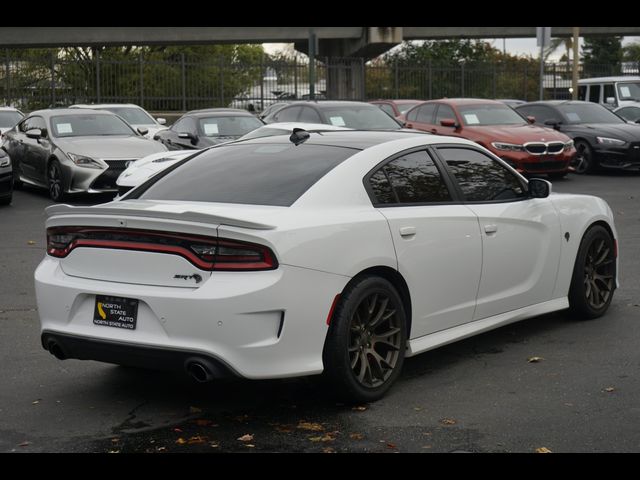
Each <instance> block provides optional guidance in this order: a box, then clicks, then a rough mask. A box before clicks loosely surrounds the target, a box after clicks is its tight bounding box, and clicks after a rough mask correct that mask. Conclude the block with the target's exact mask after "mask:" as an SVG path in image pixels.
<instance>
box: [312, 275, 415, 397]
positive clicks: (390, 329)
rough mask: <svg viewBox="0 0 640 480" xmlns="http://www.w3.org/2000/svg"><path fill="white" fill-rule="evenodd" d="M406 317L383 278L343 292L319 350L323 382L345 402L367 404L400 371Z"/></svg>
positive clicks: (369, 278)
mask: <svg viewBox="0 0 640 480" xmlns="http://www.w3.org/2000/svg"><path fill="white" fill-rule="evenodd" d="M406 337H407V328H406V314H405V311H404V308H403V304H402V300H401V298H400V295H399V294H398V292H397V291H396V289H395V288H394V287H393V285H391V283H389V282H388V281H387V280H385V279H383V278H380V277H376V276H370V275H367V276H363V277H361V278H359V279H357V280H356V281H355V282H353V283H352V284H351V285H349V286H348V287H347V288H346V290H345V291H344V292H343V294H342V296H341V298H340V301H339V304H338V305H337V307H336V310H335V312H334V315H333V317H332V319H331V326H330V328H329V333H328V337H327V343H326V345H325V349H324V352H323V360H324V375H325V378H326V379H327V380H328V381H329V382H330V383H331V384H332V385H333V386H334V387H335V389H334V391H335V392H340V393H338V394H339V395H341V396H342V397H343V398H344V399H345V400H351V401H363V402H370V401H374V400H377V399H379V398H380V397H382V396H383V395H384V393H385V392H386V391H387V390H388V389H389V388H390V387H391V385H392V384H393V382H394V381H395V380H396V378H397V377H398V375H399V374H400V370H401V369H402V364H403V362H404V353H405V343H406Z"/></svg>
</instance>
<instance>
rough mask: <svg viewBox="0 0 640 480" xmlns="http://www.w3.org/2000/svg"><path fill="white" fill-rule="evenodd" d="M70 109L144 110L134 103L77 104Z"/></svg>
mask: <svg viewBox="0 0 640 480" xmlns="http://www.w3.org/2000/svg"><path fill="white" fill-rule="evenodd" d="M69 108H94V109H103V108H142V107H141V106H140V105H136V104H134V103H95V104H94V103H77V104H75V105H71V106H70V107H69Z"/></svg>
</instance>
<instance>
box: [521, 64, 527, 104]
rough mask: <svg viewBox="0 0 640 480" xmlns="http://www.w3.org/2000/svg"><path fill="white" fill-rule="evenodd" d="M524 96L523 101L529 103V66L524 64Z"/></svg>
mask: <svg viewBox="0 0 640 480" xmlns="http://www.w3.org/2000/svg"><path fill="white" fill-rule="evenodd" d="M523 84H524V95H523V97H522V99H523V100H524V101H525V102H526V101H527V64H526V63H525V64H524V82H523Z"/></svg>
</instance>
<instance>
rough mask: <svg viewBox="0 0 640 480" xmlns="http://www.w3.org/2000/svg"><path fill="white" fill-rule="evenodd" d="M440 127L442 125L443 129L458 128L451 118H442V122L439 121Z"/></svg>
mask: <svg viewBox="0 0 640 480" xmlns="http://www.w3.org/2000/svg"><path fill="white" fill-rule="evenodd" d="M440 125H442V126H443V127H453V128H458V124H457V123H456V121H455V120H453V119H452V118H443V119H442V120H440Z"/></svg>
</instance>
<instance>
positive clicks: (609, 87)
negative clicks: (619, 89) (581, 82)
mask: <svg viewBox="0 0 640 480" xmlns="http://www.w3.org/2000/svg"><path fill="white" fill-rule="evenodd" d="M612 98H613V102H612V103H616V91H615V89H614V88H613V83H607V84H606V85H605V86H604V91H603V92H602V101H603V102H605V103H607V99H612Z"/></svg>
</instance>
